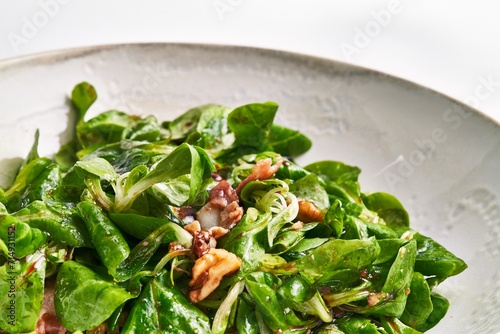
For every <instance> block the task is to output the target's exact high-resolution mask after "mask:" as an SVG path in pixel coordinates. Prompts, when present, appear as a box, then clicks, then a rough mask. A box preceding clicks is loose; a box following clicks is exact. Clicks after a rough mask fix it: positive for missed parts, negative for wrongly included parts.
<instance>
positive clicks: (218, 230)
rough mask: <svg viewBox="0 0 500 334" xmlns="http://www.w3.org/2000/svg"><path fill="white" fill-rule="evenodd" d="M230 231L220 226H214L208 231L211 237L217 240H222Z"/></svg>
mask: <svg viewBox="0 0 500 334" xmlns="http://www.w3.org/2000/svg"><path fill="white" fill-rule="evenodd" d="M228 232H229V230H228V229H227V228H224V227H220V226H214V227H211V228H209V229H208V233H209V234H210V236H211V237H213V238H214V239H215V240H217V239H219V238H222V237H223V236H225V235H226V234H227V233H228Z"/></svg>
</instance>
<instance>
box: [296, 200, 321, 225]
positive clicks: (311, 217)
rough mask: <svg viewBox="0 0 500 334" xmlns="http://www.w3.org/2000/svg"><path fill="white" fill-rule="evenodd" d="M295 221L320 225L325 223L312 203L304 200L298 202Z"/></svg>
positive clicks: (319, 211)
mask: <svg viewBox="0 0 500 334" xmlns="http://www.w3.org/2000/svg"><path fill="white" fill-rule="evenodd" d="M297 219H298V220H300V221H302V222H304V223H310V222H319V223H322V222H324V221H325V218H324V217H323V213H322V212H321V210H320V209H319V208H318V207H317V206H316V205H314V204H313V203H311V202H309V201H305V200H299V212H298V214H297Z"/></svg>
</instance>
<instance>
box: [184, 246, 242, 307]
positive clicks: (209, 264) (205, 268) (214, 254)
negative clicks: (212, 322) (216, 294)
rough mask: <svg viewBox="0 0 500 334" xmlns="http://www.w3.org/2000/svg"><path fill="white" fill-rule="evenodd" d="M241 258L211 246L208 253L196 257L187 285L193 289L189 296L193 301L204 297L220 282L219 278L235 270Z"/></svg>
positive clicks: (196, 301)
mask: <svg viewBox="0 0 500 334" xmlns="http://www.w3.org/2000/svg"><path fill="white" fill-rule="evenodd" d="M240 266H241V259H240V258H239V257H237V256H236V255H234V254H233V253H230V252H228V251H227V250H225V249H221V248H211V249H210V250H209V251H208V253H206V254H205V255H203V256H202V257H200V258H198V259H197V260H196V261H195V263H194V266H193V269H192V272H191V273H192V275H193V277H192V278H191V281H190V282H189V286H190V287H191V288H192V289H193V290H191V292H190V293H189V298H190V299H191V301H192V302H193V303H198V302H199V301H201V300H203V299H205V298H207V297H208V295H210V294H211V293H212V292H213V291H214V290H215V289H216V288H217V287H218V286H219V284H220V281H221V279H222V278H223V277H224V276H226V275H229V274H232V273H234V272H235V271H237V270H238V269H239V268H240Z"/></svg>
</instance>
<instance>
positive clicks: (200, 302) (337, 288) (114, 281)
mask: <svg viewBox="0 0 500 334" xmlns="http://www.w3.org/2000/svg"><path fill="white" fill-rule="evenodd" d="M96 99H97V94H96V92H95V90H94V88H93V87H92V86H91V85H90V84H88V83H85V82H83V83H80V84H78V85H77V86H76V87H75V88H74V90H73V92H72V95H71V101H72V104H73V107H74V110H75V112H76V113H77V117H76V119H77V123H76V126H75V136H74V139H73V140H72V141H71V142H69V143H67V144H65V145H64V146H62V147H61V149H60V150H59V152H58V153H57V154H56V155H55V156H54V157H53V158H47V157H40V156H39V155H38V150H37V147H38V140H39V135H38V131H37V133H36V136H35V142H34V145H33V147H32V149H31V150H30V152H29V154H28V156H27V158H26V159H25V161H24V162H23V164H22V165H21V167H20V169H19V171H18V173H17V176H16V178H15V180H14V181H13V183H12V184H11V185H10V187H8V188H6V189H0V263H1V264H2V265H1V266H0V295H1V296H2V299H1V300H0V309H1V310H2V311H1V312H0V329H1V330H3V331H4V332H7V333H28V332H33V331H34V330H35V329H36V327H37V325H38V326H43V325H44V322H46V321H47V319H48V318H49V317H52V320H51V321H52V324H53V325H54V324H55V325H54V326H59V327H60V328H63V327H64V328H65V329H66V330H68V331H70V332H75V333H82V332H87V333H97V332H99V333H104V332H107V333H214V334H215V333H217V334H218V333H387V334H393V333H419V332H425V331H426V330H428V329H430V328H432V327H433V326H435V325H436V324H437V323H438V322H439V321H440V320H441V319H442V318H443V317H444V316H445V314H446V312H447V309H448V301H447V300H446V298H445V297H443V296H441V295H439V294H437V293H436V292H435V291H434V288H435V287H436V286H437V285H438V284H440V283H441V282H443V281H444V280H445V279H446V278H448V277H450V276H454V275H457V274H459V273H460V272H462V271H463V270H465V269H466V267H467V265H466V264H465V263H464V261H462V260H461V259H459V258H457V257H456V256H454V255H453V254H452V253H450V252H449V251H448V250H446V249H445V248H444V247H443V246H441V245H440V244H438V243H437V242H436V241H434V240H433V239H431V238H429V237H427V236H424V235H422V234H420V233H419V232H418V231H415V230H413V229H412V228H411V227H410V224H409V216H408V214H407V212H406V210H405V209H404V207H403V205H402V204H401V203H400V202H399V201H398V199H396V198H395V197H394V196H392V195H390V194H387V193H381V192H379V193H371V194H367V193H363V192H362V191H361V189H360V186H359V183H358V176H359V174H360V169H359V168H357V167H354V166H349V165H347V164H344V163H342V162H337V161H319V162H315V163H313V164H310V165H308V166H305V167H303V166H299V165H298V164H296V163H295V162H294V158H295V157H297V156H299V155H301V154H303V153H305V152H306V151H308V150H309V148H310V147H311V141H310V140H309V139H308V138H307V137H306V136H305V135H303V134H301V133H300V132H298V131H296V130H292V129H288V128H285V127H282V126H278V125H276V124H274V123H273V121H274V117H275V115H276V112H277V110H278V106H277V105H276V104H275V103H272V102H266V103H253V104H248V105H244V106H240V107H238V108H235V109H232V108H228V107H225V106H219V105H205V106H201V107H197V108H194V109H191V110H188V111H187V112H185V113H184V114H182V115H180V116H179V117H177V118H176V119H174V120H169V121H163V122H162V121H160V120H158V119H157V118H156V117H153V116H148V117H144V118H142V117H137V116H132V115H129V114H127V113H124V112H121V111H117V110H109V111H106V112H103V113H101V114H99V115H98V116H96V117H93V118H90V119H87V118H88V117H86V114H87V111H88V109H89V108H90V107H91V105H92V104H93V103H94V101H95V100H96ZM41 131H43V129H41ZM51 286H52V288H51ZM44 294H45V297H46V299H47V300H48V301H46V302H49V303H50V300H51V298H49V297H50V296H53V305H49V307H47V305H45V303H44V305H43V307H42V301H43V299H44ZM50 309H55V313H53V311H52V313H51V311H50Z"/></svg>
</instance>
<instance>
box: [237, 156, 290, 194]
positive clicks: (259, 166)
mask: <svg viewBox="0 0 500 334" xmlns="http://www.w3.org/2000/svg"><path fill="white" fill-rule="evenodd" d="M272 163H273V161H272V160H271V158H266V159H262V160H259V161H257V163H256V164H255V166H253V168H252V173H251V174H250V175H249V176H247V177H246V178H245V179H244V180H243V181H241V182H240V184H239V185H238V187H237V188H236V193H237V194H240V193H241V190H242V189H243V188H244V187H245V186H246V185H247V183H249V182H251V181H258V180H267V179H269V178H270V177H271V176H273V175H274V173H276V172H277V171H278V169H279V168H280V167H281V164H282V163H283V161H282V160H278V161H276V164H275V165H273V164H272Z"/></svg>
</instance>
